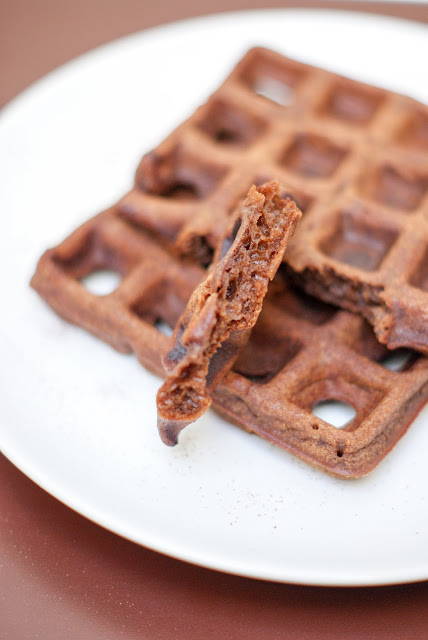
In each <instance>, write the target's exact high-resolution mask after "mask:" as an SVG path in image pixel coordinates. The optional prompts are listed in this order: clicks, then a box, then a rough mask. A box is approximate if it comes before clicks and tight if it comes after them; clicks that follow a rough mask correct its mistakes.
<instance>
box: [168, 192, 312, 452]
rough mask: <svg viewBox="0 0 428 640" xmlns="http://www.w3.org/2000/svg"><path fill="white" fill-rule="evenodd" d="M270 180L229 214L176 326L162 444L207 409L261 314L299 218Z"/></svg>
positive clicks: (174, 439)
mask: <svg viewBox="0 0 428 640" xmlns="http://www.w3.org/2000/svg"><path fill="white" fill-rule="evenodd" d="M281 191H283V188H282V187H281V185H280V184H279V183H278V182H276V181H272V182H268V183H266V184H264V185H262V186H261V187H258V188H256V187H255V186H252V187H251V189H250V191H249V192H248V196H247V198H246V200H245V202H244V203H243V205H242V207H241V206H240V207H239V208H238V211H237V213H236V215H234V216H233V219H232V221H231V225H230V229H229V230H228V232H227V233H226V235H225V237H224V239H223V241H222V242H221V244H220V246H219V248H218V250H217V253H216V259H215V260H214V263H213V265H212V267H211V269H210V271H209V273H208V276H207V278H206V279H205V280H204V281H203V282H201V284H200V285H199V286H198V287H197V288H196V289H195V291H194V292H193V293H192V296H191V297H190V300H189V303H188V305H187V307H186V310H185V312H184V313H183V315H182V316H181V317H180V319H179V320H178V322H177V324H176V328H175V331H174V335H173V346H172V348H171V349H170V351H168V353H167V354H166V356H165V358H164V361H163V362H164V366H165V370H166V372H167V379H166V381H165V382H164V384H163V385H162V387H161V388H160V389H159V392H158V394H157V407H158V428H159V433H160V435H161V438H162V440H163V441H164V442H165V444H168V445H175V444H177V442H178V435H179V433H180V431H181V430H182V429H183V428H184V427H185V426H187V425H188V424H189V423H190V422H194V421H195V420H196V419H197V418H199V417H200V416H201V415H202V414H203V413H204V412H205V411H206V410H207V409H208V407H209V405H210V404H211V398H210V394H211V391H212V389H215V387H216V386H217V385H218V383H219V382H220V380H221V379H222V378H223V377H224V376H225V375H226V373H227V372H228V371H229V370H230V368H231V367H232V365H233V363H234V362H235V360H236V358H237V356H238V354H239V352H240V351H241V349H242V347H243V346H244V345H245V343H246V342H247V340H248V338H249V335H250V330H251V329H252V328H253V326H254V325H255V323H256V321H257V318H258V316H259V314H260V311H261V308H262V304H263V300H264V297H265V295H266V292H267V289H268V284H269V281H271V280H272V279H273V277H274V276H275V274H276V272H277V270H278V267H279V265H280V264H281V262H282V259H283V256H284V251H285V249H286V247H287V244H288V241H289V239H290V237H291V236H292V234H293V233H294V230H295V228H296V225H297V223H298V221H299V220H300V218H301V215H302V214H301V212H300V211H299V210H298V209H297V207H296V204H295V202H293V201H292V200H290V199H289V198H286V199H283V198H281V195H280V194H281Z"/></svg>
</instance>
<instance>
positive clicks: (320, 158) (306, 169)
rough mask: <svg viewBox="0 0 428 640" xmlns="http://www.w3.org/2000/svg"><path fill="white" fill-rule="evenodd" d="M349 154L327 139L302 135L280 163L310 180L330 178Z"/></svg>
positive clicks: (297, 137)
mask: <svg viewBox="0 0 428 640" xmlns="http://www.w3.org/2000/svg"><path fill="white" fill-rule="evenodd" d="M346 154H347V151H346V149H343V148H341V147H338V146H337V145H335V144H334V143H333V142H331V141H330V140H328V139H327V138H323V137H322V136H318V135H311V134H308V135H307V134H300V135H298V136H296V138H294V140H293V142H292V144H291V146H289V147H288V149H287V150H286V152H285V154H284V155H283V157H282V159H281V160H280V163H281V164H283V165H285V166H286V167H287V169H289V170H290V171H293V172H294V173H297V174H300V175H303V176H306V177H308V178H329V177H330V176H332V175H333V174H334V173H335V171H336V170H337V169H338V167H339V165H340V163H341V162H342V160H343V159H344V158H345V156H346Z"/></svg>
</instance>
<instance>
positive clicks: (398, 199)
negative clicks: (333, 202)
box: [364, 164, 428, 211]
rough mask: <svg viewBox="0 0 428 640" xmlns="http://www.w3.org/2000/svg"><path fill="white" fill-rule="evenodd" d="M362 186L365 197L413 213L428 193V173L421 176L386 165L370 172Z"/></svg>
mask: <svg viewBox="0 0 428 640" xmlns="http://www.w3.org/2000/svg"><path fill="white" fill-rule="evenodd" d="M364 185H366V189H367V195H368V196H369V197H370V198H372V199H373V200H376V201H377V202H379V203H380V204H383V205H386V206H388V207H392V208H393V209H402V210H404V211H413V210H414V209H416V208H417V207H418V206H419V204H420V202H421V200H422V199H423V198H424V196H425V195H426V194H427V193H428V173H427V174H426V175H421V174H418V173H412V172H411V171H409V170H407V169H402V170H401V169H399V168H397V167H394V166H392V165H388V164H386V165H384V166H382V167H380V168H378V169H377V170H375V171H373V172H371V174H370V176H369V179H368V180H366V181H364Z"/></svg>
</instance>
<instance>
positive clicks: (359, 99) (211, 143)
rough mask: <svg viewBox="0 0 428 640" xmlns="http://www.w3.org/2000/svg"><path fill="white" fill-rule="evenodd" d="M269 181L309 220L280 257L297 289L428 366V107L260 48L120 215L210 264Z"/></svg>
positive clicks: (166, 152) (168, 148)
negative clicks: (228, 229) (238, 213)
mask: <svg viewBox="0 0 428 640" xmlns="http://www.w3.org/2000/svg"><path fill="white" fill-rule="evenodd" d="M271 178H276V179H278V180H279V181H280V182H282V183H284V184H286V185H287V186H288V188H289V189H290V193H292V195H293V196H294V198H295V199H296V202H297V203H298V205H299V206H300V208H301V209H302V211H303V212H304V213H305V215H304V219H303V222H302V224H301V225H300V227H301V228H300V229H299V231H298V233H297V234H296V235H295V237H294V239H293V242H292V245H291V248H290V251H289V252H288V253H287V258H286V259H287V261H288V262H289V264H290V265H291V267H292V269H293V271H295V272H296V273H298V274H300V276H301V277H300V282H301V283H303V286H306V287H307V289H308V290H310V291H311V292H312V293H314V294H316V295H317V296H321V297H323V298H324V299H325V300H327V301H329V302H335V303H336V304H340V305H343V306H345V307H347V308H349V309H351V310H353V311H356V310H358V311H359V312H361V313H363V314H364V315H365V316H366V317H367V319H368V320H369V321H370V322H371V323H372V324H373V325H374V328H375V331H376V333H377V336H378V338H379V339H380V340H381V341H382V342H385V343H387V344H388V346H390V347H391V348H395V347H398V346H409V347H412V348H415V349H418V350H421V351H422V352H424V353H428V333H427V332H426V331H425V329H424V325H425V324H426V322H427V321H428V107H426V106H424V105H422V104H420V103H417V102H416V101H414V100H412V99H410V98H407V97H404V96H400V95H398V94H395V93H392V92H389V91H386V90H383V89H379V88H375V87H371V86H368V85H365V84H362V83H359V82H356V81H353V80H349V79H346V78H343V77H341V76H338V75H335V74H333V73H330V72H328V71H325V70H322V69H319V68H315V67H311V66H308V65H305V64H302V63H299V62H296V61H294V60H291V59H288V58H285V57H284V56H282V55H279V54H277V53H274V52H272V51H269V50H266V49H259V48H258V49H252V50H250V51H249V52H248V54H247V55H246V56H245V57H244V58H243V59H242V60H241V61H240V62H239V63H238V64H237V66H236V67H235V69H234V70H233V71H232V73H231V74H230V75H229V77H228V78H227V79H226V80H225V82H224V83H223V84H222V85H221V87H220V88H219V89H218V90H217V91H216V92H215V93H214V94H213V95H212V96H211V97H210V99H209V100H208V101H207V102H206V104H204V105H203V106H202V107H200V108H199V109H198V110H197V111H196V112H195V113H194V114H193V115H192V116H191V117H190V118H189V119H188V120H187V121H185V122H184V123H183V124H182V125H181V126H180V127H178V128H177V129H176V130H175V131H174V132H173V133H172V134H171V135H170V136H169V137H168V138H166V140H164V141H163V142H162V143H161V144H160V145H159V146H158V147H157V148H156V149H154V150H153V151H152V152H150V153H149V154H147V155H146V156H145V157H144V158H143V159H142V162H141V164H140V166H139V168H138V170H137V174H136V181H135V187H134V189H132V190H131V192H130V193H128V194H127V195H126V196H125V197H124V198H123V199H122V201H121V203H120V205H119V206H120V209H121V212H122V215H123V216H125V217H127V218H128V219H129V220H131V221H133V222H134V223H136V224H139V225H141V226H143V227H144V228H148V229H151V230H153V231H154V232H155V233H157V234H159V236H160V237H161V238H163V239H164V241H165V242H167V244H168V245H169V246H170V247H172V248H173V249H174V250H176V251H178V252H179V253H180V254H182V255H189V256H192V257H195V258H196V259H197V260H199V261H200V262H201V263H205V264H208V263H209V262H210V260H211V258H212V255H213V252H214V250H215V247H216V245H217V243H218V240H219V237H220V234H221V229H222V228H223V226H224V223H225V218H227V216H228V215H230V212H231V211H233V210H234V208H235V207H236V203H237V201H238V200H239V199H240V198H242V197H243V196H244V195H245V193H246V192H247V191H248V188H249V187H250V186H251V184H253V183H255V184H260V183H262V182H264V181H265V180H266V179H271ZM314 283H316V289H315V288H314ZM311 286H312V289H311Z"/></svg>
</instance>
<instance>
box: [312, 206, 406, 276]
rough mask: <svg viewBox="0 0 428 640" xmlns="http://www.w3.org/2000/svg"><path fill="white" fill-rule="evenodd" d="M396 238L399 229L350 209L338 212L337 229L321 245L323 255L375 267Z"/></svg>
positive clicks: (370, 267)
mask: <svg viewBox="0 0 428 640" xmlns="http://www.w3.org/2000/svg"><path fill="white" fill-rule="evenodd" d="M397 237H398V231H397V230H395V229H392V228H384V227H381V226H375V225H372V224H369V222H368V221H367V219H365V218H362V217H359V216H358V215H355V211H354V210H352V209H349V210H346V209H345V210H344V211H342V212H341V213H340V215H339V217H338V220H337V223H336V228H335V229H334V231H333V233H332V235H330V236H329V237H328V238H327V239H326V240H324V242H323V243H322V244H321V246H320V249H321V251H323V252H324V253H325V254H326V255H328V256H330V257H331V258H334V259H335V260H338V261H339V262H344V263H345V264H349V265H350V266H352V267H358V268H359V269H364V271H373V270H375V269H377V268H378V267H379V266H380V265H381V263H382V261H383V259H384V258H385V256H386V255H387V253H388V251H389V250H390V249H391V247H392V245H393V244H394V242H395V240H396V239H397Z"/></svg>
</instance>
